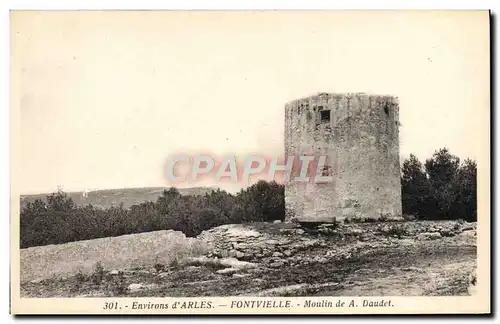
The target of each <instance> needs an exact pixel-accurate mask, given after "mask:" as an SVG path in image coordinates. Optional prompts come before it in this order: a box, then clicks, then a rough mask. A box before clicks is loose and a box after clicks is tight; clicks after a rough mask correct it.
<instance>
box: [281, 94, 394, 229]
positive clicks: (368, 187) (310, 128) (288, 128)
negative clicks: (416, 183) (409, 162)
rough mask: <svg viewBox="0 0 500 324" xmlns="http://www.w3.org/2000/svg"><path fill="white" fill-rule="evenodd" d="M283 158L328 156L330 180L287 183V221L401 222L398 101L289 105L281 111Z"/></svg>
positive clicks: (371, 98)
mask: <svg viewBox="0 0 500 324" xmlns="http://www.w3.org/2000/svg"><path fill="white" fill-rule="evenodd" d="M285 154H286V155H287V156H289V155H295V156H298V155H304V154H306V155H310V154H314V155H316V156H318V155H326V156H327V159H328V160H327V165H328V166H329V168H330V173H329V174H330V175H331V176H332V179H333V181H331V182H327V183H314V182H312V181H311V182H309V183H301V182H297V181H294V179H293V178H292V179H291V181H290V182H288V183H286V186H285V201H286V206H287V209H288V210H290V211H291V212H292V213H291V214H292V216H288V217H296V218H297V219H298V220H300V221H318V222H329V221H333V219H334V218H336V219H337V220H341V219H344V218H346V217H347V218H349V217H359V218H379V217H381V216H385V217H388V218H398V217H401V214H402V207H401V180H400V165H399V103H398V100H397V98H395V97H392V96H379V95H368V94H364V93H355V94H326V93H321V94H318V95H315V96H311V97H307V98H303V99H299V100H295V101H292V102H290V103H288V104H286V106H285Z"/></svg>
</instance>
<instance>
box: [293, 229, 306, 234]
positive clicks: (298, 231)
mask: <svg viewBox="0 0 500 324" xmlns="http://www.w3.org/2000/svg"><path fill="white" fill-rule="evenodd" d="M305 232H306V231H304V230H303V229H301V228H298V229H296V230H295V234H298V235H302V234H304V233H305Z"/></svg>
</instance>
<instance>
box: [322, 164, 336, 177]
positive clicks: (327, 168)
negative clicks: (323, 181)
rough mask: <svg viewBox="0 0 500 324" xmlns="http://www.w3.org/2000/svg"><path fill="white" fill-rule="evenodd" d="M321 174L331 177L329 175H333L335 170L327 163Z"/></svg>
mask: <svg viewBox="0 0 500 324" xmlns="http://www.w3.org/2000/svg"><path fill="white" fill-rule="evenodd" d="M321 175H322V176H323V177H329V176H332V175H333V172H332V167H331V166H329V165H325V166H324V167H323V170H322V172H321Z"/></svg>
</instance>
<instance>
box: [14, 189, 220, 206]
mask: <svg viewBox="0 0 500 324" xmlns="http://www.w3.org/2000/svg"><path fill="white" fill-rule="evenodd" d="M165 189H167V190H168V189H169V188H166V187H149V188H125V189H106V190H96V191H91V192H88V197H87V198H85V197H83V191H78V192H67V194H68V196H70V197H71V198H72V199H73V201H74V202H75V204H77V205H79V206H84V205H88V204H92V205H93V206H95V207H101V208H107V207H110V206H119V205H120V203H123V206H124V207H125V208H129V207H130V206H132V205H134V204H139V203H141V202H145V201H156V199H158V197H159V196H160V195H161V193H162V191H163V190H165ZM216 189H217V188H216V187H193V188H183V189H179V192H180V193H181V194H182V195H204V194H205V193H210V192H212V191H214V190H216ZM48 195H50V193H43V194H36V195H22V196H21V209H22V208H23V207H24V206H25V205H26V204H27V203H28V202H33V201H35V200H36V199H42V200H43V201H45V200H46V197H47V196H48Z"/></svg>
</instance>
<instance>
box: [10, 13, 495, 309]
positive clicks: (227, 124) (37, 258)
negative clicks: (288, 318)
mask: <svg viewBox="0 0 500 324" xmlns="http://www.w3.org/2000/svg"><path fill="white" fill-rule="evenodd" d="M10 38H11V39H10V42H11V44H10V46H11V48H10V57H11V63H10V73H11V76H10V82H11V85H10V87H11V93H10V94H11V102H10V105H11V108H10V114H11V120H10V125H11V264H10V267H11V304H12V306H11V312H12V313H14V314H35V313H37V314H68V313H74V314H76V313H79V314H176V313H183V314H237V313H240V314H257V313H259V314H287V313H288V314H292V313H295V314H334V313H338V314H357V313H364V314H382V313H385V314H396V313H399V314H411V313H476V314H477V313H484V314H485V313H489V312H490V259H489V258H490V188H489V184H490V13H489V12H488V11H486V10H483V11H333V10H330V11H328V10H324V11H22V10H19V11H16V10H13V11H11V13H10ZM56 301H57V302H56Z"/></svg>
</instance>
